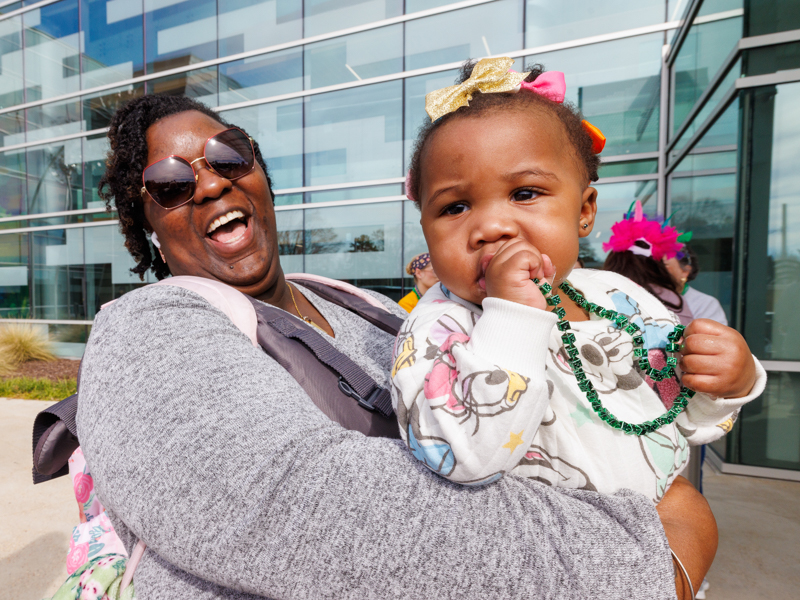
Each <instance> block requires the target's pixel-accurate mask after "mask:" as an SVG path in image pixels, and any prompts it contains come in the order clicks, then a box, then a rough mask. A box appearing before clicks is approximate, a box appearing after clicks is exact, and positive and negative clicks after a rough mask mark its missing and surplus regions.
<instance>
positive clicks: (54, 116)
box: [26, 99, 83, 142]
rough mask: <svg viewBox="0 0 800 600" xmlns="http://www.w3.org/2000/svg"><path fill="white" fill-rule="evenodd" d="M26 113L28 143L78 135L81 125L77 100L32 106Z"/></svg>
mask: <svg viewBox="0 0 800 600" xmlns="http://www.w3.org/2000/svg"><path fill="white" fill-rule="evenodd" d="M26 112H27V117H28V118H27V121H28V122H27V125H28V136H27V141H29V142H35V141H37V140H45V139H48V138H53V137H58V136H61V135H68V134H70V133H80V131H81V126H82V125H83V122H82V120H81V103H80V100H77V99H75V100H66V101H64V102H54V103H52V104H42V105H40V106H34V107H33V108H29V109H27V111H26Z"/></svg>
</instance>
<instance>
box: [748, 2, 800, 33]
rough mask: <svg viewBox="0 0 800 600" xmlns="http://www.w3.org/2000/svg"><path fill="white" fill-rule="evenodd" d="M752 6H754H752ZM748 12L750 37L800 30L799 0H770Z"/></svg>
mask: <svg viewBox="0 0 800 600" xmlns="http://www.w3.org/2000/svg"><path fill="white" fill-rule="evenodd" d="M751 6H752V5H751ZM756 6H757V8H758V10H754V8H756V7H753V8H751V9H750V10H749V11H747V19H748V20H747V32H748V35H750V36H753V35H765V34H767V33H777V32H779V31H789V30H791V29H800V4H798V2H797V0H770V2H763V3H759V4H758V5H756Z"/></svg>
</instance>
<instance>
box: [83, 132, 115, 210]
mask: <svg viewBox="0 0 800 600" xmlns="http://www.w3.org/2000/svg"><path fill="white" fill-rule="evenodd" d="M109 150H110V145H109V142H108V137H106V136H105V135H93V136H92V137H90V138H85V139H84V140H83V194H84V198H85V199H86V208H104V207H105V205H106V203H105V202H104V201H103V200H101V199H100V196H98V195H97V185H98V184H99V183H100V178H101V177H102V176H103V173H105V170H106V156H107V154H108V151H109ZM100 216H101V217H102V218H106V219H107V218H111V215H110V214H106V213H101V214H100ZM92 220H96V219H92Z"/></svg>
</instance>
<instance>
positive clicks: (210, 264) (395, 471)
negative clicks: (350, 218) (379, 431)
mask: <svg viewBox="0 0 800 600" xmlns="http://www.w3.org/2000/svg"><path fill="white" fill-rule="evenodd" d="M228 128H229V125H228V124H227V123H225V122H224V121H223V120H222V119H221V118H220V116H219V115H217V114H216V113H214V112H213V111H211V110H210V109H208V108H206V107H205V106H202V105H199V104H197V103H195V102H192V101H190V100H187V99H185V98H167V97H153V96H145V97H143V98H139V99H137V100H134V101H133V102H132V103H130V104H128V105H127V106H126V107H124V108H122V109H121V110H120V111H119V112H118V113H117V114H116V115H115V117H114V119H113V120H112V123H111V127H110V131H109V137H110V139H111V148H112V150H111V156H110V159H109V163H108V170H107V172H106V175H105V179H104V182H103V186H102V189H103V193H104V194H105V196H106V198H108V199H111V198H113V199H114V200H115V201H116V205H117V207H118V210H119V215H120V223H121V228H122V231H123V234H124V235H125V239H126V245H127V247H128V249H129V250H130V251H131V253H132V254H133V256H134V258H135V259H136V260H137V263H138V264H137V266H136V268H135V269H134V270H135V271H136V272H138V273H140V274H142V273H144V272H145V271H146V270H147V269H148V268H153V269H154V270H155V271H156V274H157V275H158V276H159V277H163V276H165V275H166V274H168V273H171V274H173V275H194V276H199V277H206V278H209V279H213V280H217V281H221V282H224V283H227V284H228V285H230V286H232V287H234V288H236V289H238V290H240V291H242V292H244V293H246V294H248V295H250V296H252V297H254V298H257V299H259V300H261V301H263V302H267V303H269V304H272V305H274V306H277V307H279V308H282V309H284V310H285V311H286V313H287V315H294V316H296V317H300V316H302V317H308V318H310V319H312V320H313V321H314V323H315V324H316V325H317V326H318V327H319V328H321V329H322V330H323V331H324V332H325V333H327V335H328V336H332V337H331V338H330V339H331V340H333V342H332V343H335V344H336V345H337V348H338V349H339V350H340V351H342V352H343V353H345V354H347V355H348V356H350V358H351V359H352V360H353V361H355V362H356V363H358V364H359V365H360V366H361V367H362V368H363V369H364V370H365V371H367V372H368V373H369V374H370V375H371V376H372V377H373V378H375V379H376V381H379V382H381V383H384V384H386V382H387V381H388V371H389V369H390V367H391V345H392V343H393V339H391V336H388V335H387V334H384V333H383V332H382V331H379V330H377V328H375V327H373V326H372V325H371V324H369V323H367V322H366V321H364V320H362V319H360V318H359V317H356V316H355V315H354V314H352V313H350V312H349V311H346V310H343V309H339V308H338V307H335V306H333V305H331V304H329V303H327V302H325V301H323V300H322V299H320V298H319V297H318V296H316V295H314V294H313V293H311V292H310V291H309V290H307V289H303V288H301V287H300V286H296V287H295V286H292V288H289V287H288V286H287V284H286V280H285V278H284V275H283V272H282V271H281V267H280V263H279V257H278V246H277V235H276V225H275V214H274V212H273V204H272V192H271V186H270V181H269V177H268V174H267V171H266V165H264V162H263V160H262V159H261V155H260V152H259V150H258V145H257V144H254V152H253V154H254V155H255V156H254V157H253V156H252V155H251V156H250V157H249V160H251V161H253V162H255V165H254V166H253V168H252V170H250V171H248V172H247V173H246V174H244V175H239V174H238V173H237V176H236V177H234V176H232V178H231V179H226V178H223V177H222V176H220V175H219V174H218V172H215V171H212V170H211V169H210V166H211V165H209V164H208V163H207V162H205V161H200V158H201V157H203V156H204V152H206V154H207V153H208V151H207V146H206V141H207V140H209V138H212V139H213V138H214V136H217V135H218V134H220V133H221V132H223V131H225V130H227V129H228ZM242 152H243V155H244V154H247V152H246V150H243V151H242ZM175 155H179V156H182V157H185V158H184V159H183V160H184V161H185V163H187V164H189V163H192V162H193V163H194V166H195V169H196V179H195V182H196V183H192V181H191V179H188V180H184V182H185V184H186V187H188V188H189V191H190V192H191V197H190V199H189V201H187V202H186V203H184V204H180V205H179V206H174V204H176V203H177V202H173V201H172V200H174V194H173V192H174V190H175V189H176V186H178V190H179V191H180V192H181V194H184V192H185V191H186V189H184V188H182V187H181V186H180V185H179V184H180V180H179V178H177V177H166V176H163V173H162V176H161V177H160V178H159V177H156V175H157V174H158V173H154V172H152V171H150V170H149V169H148V170H145V167H148V166H150V165H153V164H154V163H155V164H162V163H164V164H165V166H168V165H169V161H173V160H177V159H174V158H170V157H174V156H175ZM164 159H169V160H168V161H164ZM158 161H162V163H158ZM195 161H196V162H195ZM143 171H145V177H144V180H145V188H146V189H145V192H146V193H141V182H142V174H143ZM183 171H184V172H185V169H183ZM159 182H160V184H162V185H159ZM151 190H152V191H151ZM162 192H163V196H162ZM153 194H155V196H156V197H155V198H154V197H153ZM170 194H173V195H172V196H170ZM157 199H159V200H160V201H161V202H162V203H163V204H159V202H157V201H156V200H157ZM179 200H180V201H183V200H185V195H184V196H182V197H180V198H179ZM164 204H166V205H167V206H166V207H165V206H164ZM221 217H225V218H224V219H222V218H221ZM228 219H230V220H228ZM223 220H226V221H228V222H227V223H225V224H221V222H222V221H223ZM148 232H153V233H155V234H156V237H157V238H158V240H159V243H160V246H161V247H160V250H161V252H162V253H163V255H164V258H163V259H161V257H160V256H158V255H156V254H155V252H154V251H153V250H152V249H151V248H150V246H149V244H148V243H147V237H146V234H147V233H148ZM290 290H291V291H292V292H293V294H294V299H295V301H296V304H295V302H293V301H292V299H291V294H290ZM385 303H386V305H387V306H391V305H392V304H391V302H390V301H388V300H387V301H385ZM394 306H395V310H399V309H397V307H396V305H394ZM77 422H78V434H79V437H80V440H81V443H82V447H83V451H84V453H85V455H86V460H87V462H88V463H89V464H90V465H91V468H92V474H93V476H94V479H95V484H96V489H97V492H98V495H99V496H100V499H101V500H102V501H103V503H104V505H105V506H106V507H107V509H108V510H109V513H110V516H111V519H112V521H113V523H114V526H115V528H116V530H117V533H118V534H119V535H120V537H121V538H122V540H123V541H124V542H125V544H126V546H127V548H128V551H129V552H130V550H131V548H132V547H133V545H134V544H135V543H136V539H137V538H138V539H140V540H141V541H143V542H145V543H146V544H147V551H146V552H145V554H144V557H143V559H142V562H141V563H140V565H139V567H138V569H137V571H136V575H135V578H134V585H135V588H136V595H137V597H138V598H139V600H148V599H149V598H176V599H181V598H187V599H188V598H191V599H197V598H201V599H205V598H239V599H241V598H255V597H272V598H301V597H302V598H393V597H403V598H431V597H441V598H455V597H460V598H485V597H498V598H500V597H503V598H516V597H528V598H530V597H534V598H538V597H542V598H544V597H555V596H558V597H565V598H589V597H603V598H615V597H619V598H642V599H644V598H648V599H650V598H674V597H675V585H676V583H675V582H676V581H677V582H678V585H679V587H680V588H681V589H680V593H681V594H683V593H688V591H685V590H688V587H687V586H685V583H684V582H683V580H682V578H681V576H680V575H676V571H675V570H673V563H672V561H671V559H670V554H669V548H668V545H667V539H669V543H670V544H671V545H672V549H673V550H674V551H675V552H676V553H677V555H678V556H680V557H681V559H682V560H683V563H684V564H685V565H686V568H687V569H688V571H689V574H690V575H691V577H692V578H693V579H694V580H695V581H698V582H699V581H700V579H701V578H702V575H703V574H704V573H705V571H706V570H707V569H708V567H709V566H710V563H711V560H712V558H713V554H714V551H715V549H716V529H715V525H714V520H713V517H712V516H711V514H710V511H709V510H708V507H707V505H706V504H705V501H704V500H703V499H702V498H700V497H699V496H698V495H697V494H696V493H695V492H694V490H691V489H690V488H689V486H688V484H685V483H681V484H679V485H673V487H672V488H671V490H670V492H669V493H668V494H667V496H666V497H665V499H664V500H663V501H662V503H661V504H660V505H659V507H658V512H659V513H660V515H661V519H662V522H663V526H664V529H663V530H662V527H661V523H659V519H658V515H657V513H656V510H654V508H653V506H652V504H650V503H648V501H646V500H645V498H644V497H640V496H637V495H635V494H633V493H621V494H618V495H614V496H598V495H597V494H594V493H590V492H584V491H571V492H565V491H559V490H555V489H552V488H549V487H546V486H544V485H541V484H539V483H537V482H533V481H529V480H521V479H516V478H513V477H507V478H504V479H503V480H502V481H500V482H498V483H496V484H493V485H491V486H487V487H483V488H468V487H462V486H455V485H451V484H449V483H446V482H442V481H441V480H440V479H439V478H437V477H436V476H435V475H434V474H433V473H431V472H430V471H429V470H427V469H426V468H425V467H423V466H421V465H420V464H419V463H418V462H417V461H415V460H414V458H413V457H412V456H411V455H410V454H409V453H408V451H407V450H406V449H405V448H404V447H403V445H402V442H399V441H397V440H390V439H387V438H376V437H365V436H363V435H361V434H359V433H356V432H352V431H347V430H345V429H343V428H342V427H340V426H339V425H337V424H336V423H333V422H332V421H330V420H329V419H327V418H326V417H325V416H324V415H323V414H322V413H321V412H320V411H319V410H317V409H316V407H315V406H314V404H313V403H312V402H311V400H310V399H309V397H308V396H307V395H306V394H305V392H304V391H303V389H302V388H301V387H300V386H299V385H298V384H297V382H296V381H294V380H293V379H292V378H291V377H290V376H289V375H288V373H287V372H286V371H285V370H284V369H283V368H282V367H281V366H280V365H278V363H277V362H276V361H275V360H273V359H272V358H270V357H269V356H267V355H266V354H265V353H264V352H263V351H261V349H260V348H254V347H253V346H252V344H251V343H250V341H249V340H248V338H247V337H246V336H245V335H243V334H242V333H241V332H240V331H239V330H238V329H237V328H236V327H235V326H234V325H233V324H232V323H231V322H230V320H229V319H227V317H225V316H224V315H223V314H222V313H221V312H220V311H218V310H217V309H215V308H213V307H212V306H211V305H210V304H209V303H208V302H206V301H205V300H203V299H202V298H201V297H200V296H197V295H195V294H193V293H192V292H189V291H187V290H184V289H181V288H177V287H173V286H150V287H146V288H144V289H140V290H137V291H134V292H131V293H129V294H126V295H125V296H124V297H122V298H121V299H119V300H118V301H117V302H115V303H114V304H113V305H112V306H110V307H109V308H107V309H105V310H103V311H102V312H101V313H100V314H99V315H98V317H97V319H96V320H95V325H94V327H93V330H92V335H91V338H90V340H89V342H88V344H87V349H86V354H85V357H84V363H83V371H82V375H81V400H80V404H79V410H78V416H77ZM664 532H666V534H667V536H666V538H665V537H664ZM682 597H684V596H682Z"/></svg>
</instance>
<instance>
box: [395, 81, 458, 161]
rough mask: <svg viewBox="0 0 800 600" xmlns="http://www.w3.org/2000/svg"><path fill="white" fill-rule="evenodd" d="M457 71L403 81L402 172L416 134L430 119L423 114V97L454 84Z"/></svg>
mask: <svg viewBox="0 0 800 600" xmlns="http://www.w3.org/2000/svg"><path fill="white" fill-rule="evenodd" d="M457 76H458V71H443V72H441V73H432V74H430V75H420V76H419V77H409V78H408V79H406V80H405V82H404V83H405V100H406V101H405V106H404V109H405V142H404V146H405V150H404V156H405V162H404V165H405V166H404V167H403V172H404V173H405V172H407V171H408V168H409V165H410V164H411V153H412V152H413V151H414V143H415V142H416V139H417V132H418V131H419V129H420V127H422V126H423V125H424V124H425V123H430V120H431V118H430V117H429V116H428V113H426V112H425V95H426V94H428V93H430V92H432V91H434V90H438V89H440V88H443V87H447V86H448V85H453V84H454V83H455V80H456V77H457Z"/></svg>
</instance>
